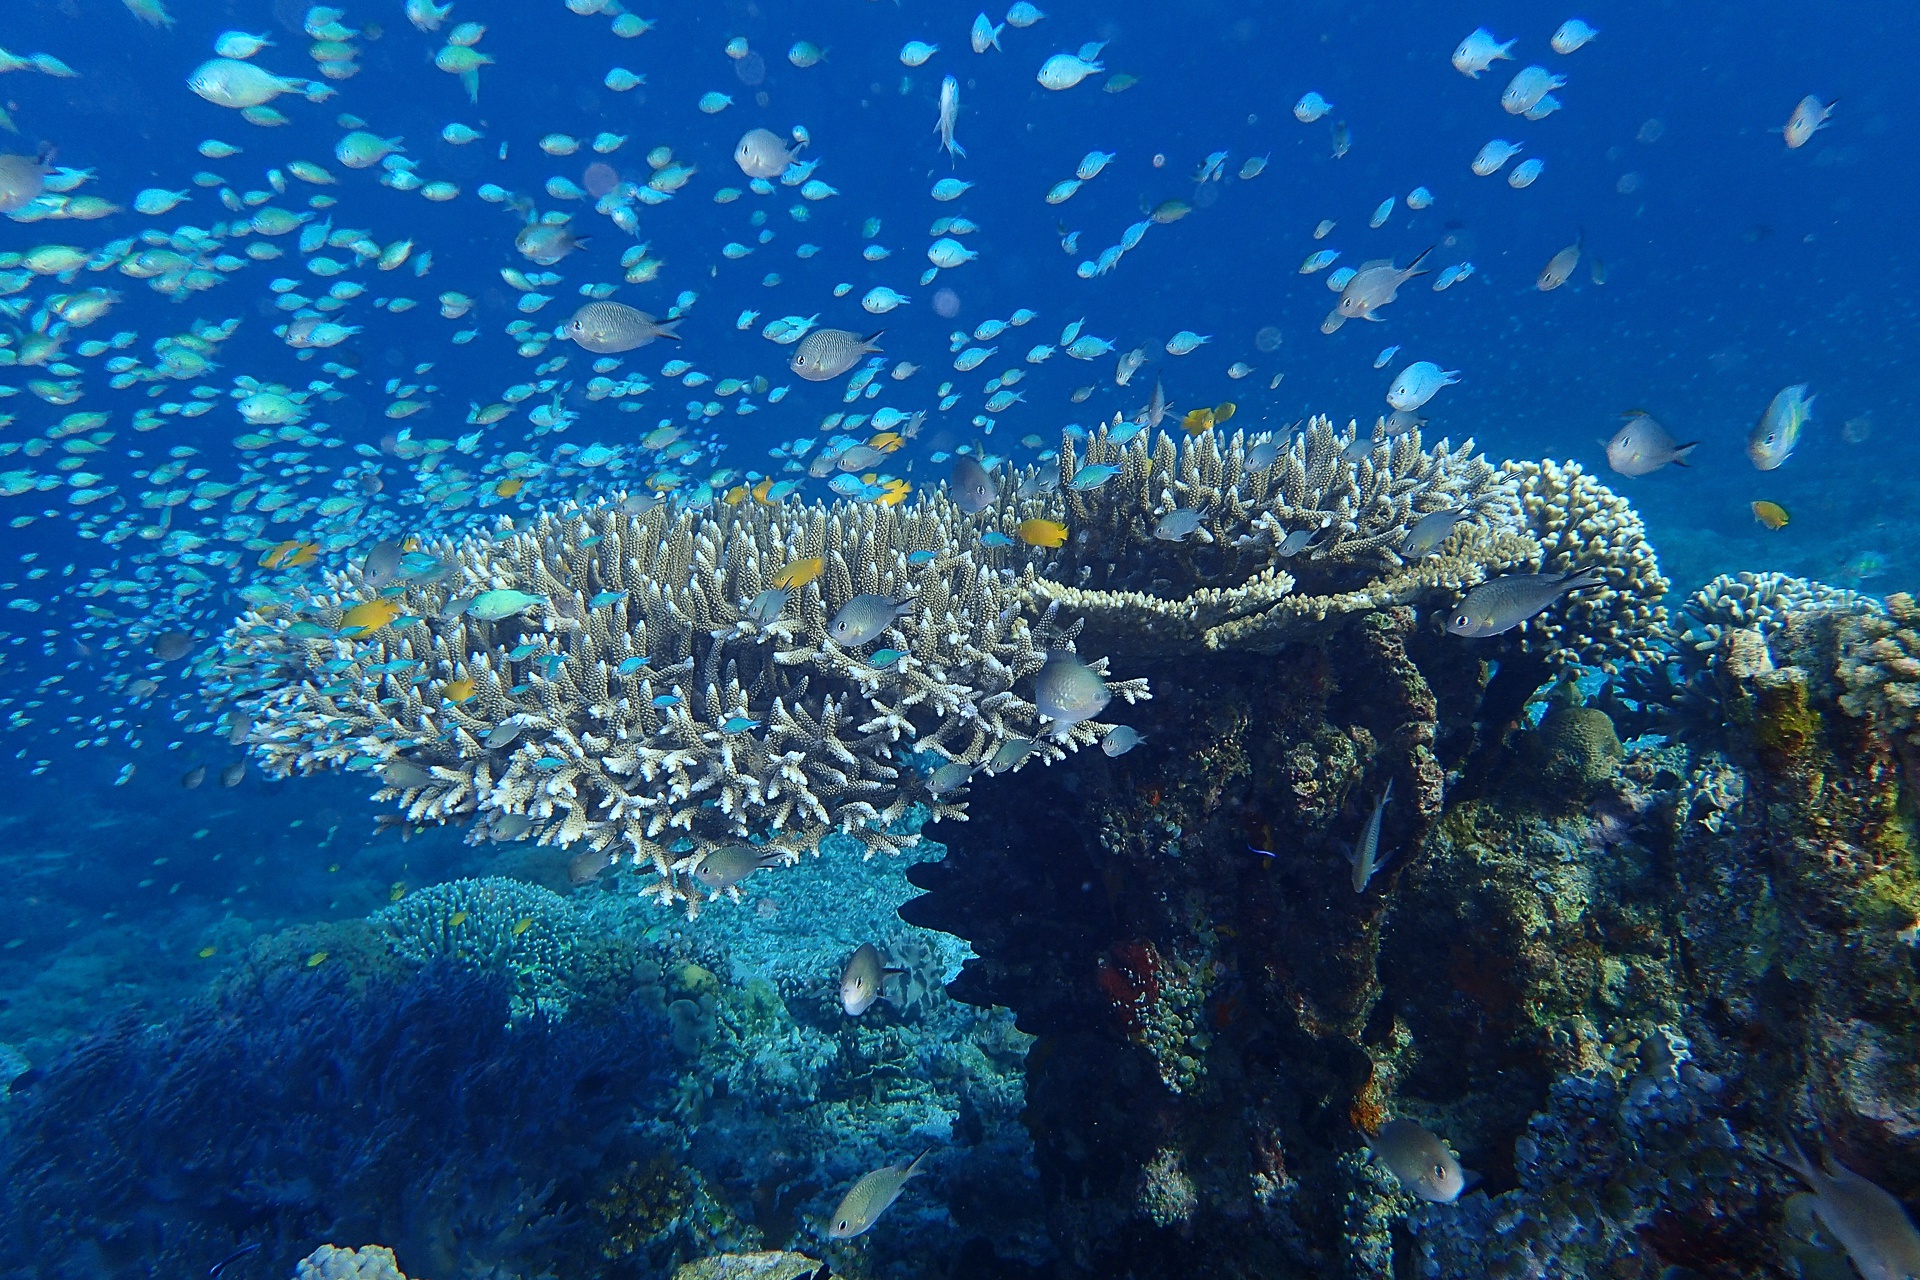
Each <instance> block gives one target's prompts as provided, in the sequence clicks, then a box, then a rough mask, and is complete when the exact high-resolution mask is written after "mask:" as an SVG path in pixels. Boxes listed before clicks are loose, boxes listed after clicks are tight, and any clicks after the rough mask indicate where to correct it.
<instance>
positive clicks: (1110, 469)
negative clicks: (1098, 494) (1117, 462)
mask: <svg viewBox="0 0 1920 1280" xmlns="http://www.w3.org/2000/svg"><path fill="white" fill-rule="evenodd" d="M1119 474H1120V468H1118V467H1114V466H1109V465H1107V464H1106V463H1104V462H1089V463H1088V464H1087V465H1086V466H1084V467H1081V468H1080V469H1079V470H1078V471H1076V472H1074V473H1073V485H1072V487H1073V489H1074V490H1075V491H1076V492H1079V493H1086V492H1087V491H1089V490H1091V489H1098V488H1099V487H1100V486H1101V485H1103V484H1105V483H1106V482H1107V481H1109V480H1111V479H1113V478H1114V477H1115V476H1117V475H1119Z"/></svg>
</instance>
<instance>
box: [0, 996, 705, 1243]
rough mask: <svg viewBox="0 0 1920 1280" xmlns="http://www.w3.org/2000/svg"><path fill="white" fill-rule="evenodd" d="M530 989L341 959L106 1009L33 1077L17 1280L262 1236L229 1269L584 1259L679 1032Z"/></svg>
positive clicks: (23, 1106)
mask: <svg viewBox="0 0 1920 1280" xmlns="http://www.w3.org/2000/svg"><path fill="white" fill-rule="evenodd" d="M509 995H510V991H509V989H508V987H507V985H506V983H505V982H504V981H502V980H501V979H500V978H498V977H495V976H490V975H487V974H484V973H481V972H479V971H477V970H475V969H472V968H470V967H465V966H459V965H453V964H444V963H443V964H434V965H430V966H428V967H427V968H425V969H423V970H421V971H419V972H418V973H415V974H413V975H410V976H408V977H406V978H403V979H391V978H382V979H376V980H374V981H372V982H368V983H365V984H361V983H357V982H354V981H353V980H351V979H350V978H349V976H348V975H347V974H346V972H345V971H344V969H343V968H342V967H341V966H332V967H329V968H323V969H314V970H302V971H295V972H280V973H277V974H273V975H270V976H269V977H268V978H267V979H266V980H265V981H263V982H261V983H260V984H258V985H257V986H248V987H246V988H244V989H240V990H236V991H230V992H228V993H226V994H224V995H222V996H220V997H218V998H213V999H209V1000H207V1001H205V1002H204V1003H202V1004H201V1005H199V1006H197V1007H196V1008H194V1009H192V1010H191V1011H189V1012H188V1013H187V1014H185V1015H184V1016H182V1017H181V1018H179V1019H177V1020H175V1021H173V1022H168V1023H161V1024H155V1025H149V1024H147V1023H146V1022H145V1021H144V1020H143V1019H142V1018H140V1017H139V1016H138V1015H137V1014H128V1015H124V1016H122V1017H120V1018H118V1019H116V1020H115V1021H113V1022H111V1023H109V1024H107V1025H106V1026H105V1027H104V1028H103V1029H101V1030H100V1031H98V1032H97V1033H95V1034H94V1035H92V1036H90V1037H88V1038H86V1039H85V1040H83V1041H81V1042H80V1043H79V1044H77V1045H76V1046H75V1047H74V1048H73V1049H72V1050H70V1051H69V1052H68V1053H67V1054H66V1055H65V1056H64V1057H62V1058H61V1059H59V1060H57V1061H55V1062H53V1063H50V1064H48V1065H47V1066H46V1067H45V1068H44V1069H42V1070H38V1071H36V1072H33V1073H30V1074H29V1076H27V1077H23V1078H22V1079H21V1080H20V1081H18V1082H16V1084H15V1086H14V1095H15V1106H16V1108H18V1109H17V1110H16V1112H15V1115H14V1119H13V1123H12V1125H11V1131H10V1133H9V1135H8V1138H7V1146H6V1152H5V1180H4V1186H5V1188H6V1190H5V1193H4V1195H5V1203H4V1206H3V1207H0V1214H3V1215H4V1217H3V1218H0V1221H4V1224H5V1229H6V1232H7V1236H8V1246H9V1247H8V1248H7V1249H6V1250H5V1256H6V1257H7V1258H8V1259H9V1265H8V1271H9V1273H11V1274H15V1275H23V1276H25V1275H31V1276H36V1277H39V1276H46V1277H67V1276H81V1275H86V1276H128V1277H132V1276H149V1275H163V1274H190V1273H192V1271H194V1270H196V1269H197V1270H198V1271H200V1272H202V1273H204V1272H205V1271H206V1269H207V1268H208V1267H210V1266H211V1265H212V1264H214V1263H215V1262H218V1261H219V1260H220V1259H222V1258H224V1257H227V1256H228V1255H229V1254H231V1253H233V1252H234V1251H236V1250H237V1249H239V1248H241V1247H242V1246H246V1245H255V1244H257V1245H259V1246H261V1247H260V1248H258V1249H257V1250H255V1251H253V1252H252V1253H251V1254H249V1255H247V1256H245V1257H243V1258H241V1259H240V1260H238V1261H236V1262H235V1263H234V1264H233V1265H231V1266H230V1267H228V1268H227V1274H228V1275H229V1276H232V1277H236V1278H239V1280H244V1278H245V1277H248V1276H255V1275H258V1276H267V1275H285V1274H288V1273H289V1272H290V1271H291V1269H292V1267H293V1264H294V1262H295V1261H296V1260H297V1259H298V1258H300V1257H301V1256H303V1255H304V1254H305V1253H307V1252H308V1251H310V1250H311V1249H313V1248H314V1247H315V1246H316V1245H318V1244H321V1243H324V1242H328V1241H335V1242H341V1241H344V1242H347V1243H365V1242H368V1241H377V1242H381V1243H385V1244H389V1245H391V1246H392V1247H393V1248H394V1249H395V1250H396V1252H397V1253H398V1255H399V1258H400V1260H401V1264H402V1265H403V1266H404V1267H405V1268H406V1269H407V1270H408V1271H409V1272H410V1273H412V1274H416V1275H422V1274H424V1275H431V1276H435V1277H458V1276H464V1275H480V1274H487V1273H490V1272H493V1271H496V1270H500V1271H505V1272H509V1273H520V1274H538V1273H540V1272H543V1271H544V1272H549V1273H551V1272H553V1271H555V1270H565V1269H571V1268H568V1267H566V1265H565V1264H567V1263H568V1262H578V1261H579V1260H582V1259H583V1258H584V1257H585V1256H591V1255H592V1253H593V1252H595V1250H596V1238H595V1237H594V1235H593V1231H594V1227H593V1221H594V1219H593V1215H592V1214H590V1213H587V1212H585V1211H584V1209H583V1206H584V1205H585V1204H586V1202H587V1201H588V1199H589V1198H590V1196H591V1195H592V1194H593V1192H594V1190H595V1187H596V1184H597V1182H599V1181H601V1180H603V1179H602V1174H601V1171H602V1170H604V1169H606V1168H609V1167H612V1166H614V1165H616V1164H617V1163H619V1162H623V1161H624V1160H626V1159H627V1158H629V1157H630V1156H632V1155H633V1154H634V1153H635V1149H636V1144H635V1143H634V1142H633V1140H632V1139H631V1138H630V1137H629V1134H630V1127H629V1124H628V1121H629V1119H630V1117H631V1116H632V1114H633V1112H634V1110H635V1108H636V1106H639V1105H641V1104H643V1103H645V1102H646V1101H647V1100H649V1099H650V1098H651V1097H653V1096H654V1095H655V1094H656V1093H657V1092H658V1091H659V1089H660V1088H661V1086H662V1083H663V1081H664V1079H665V1074H666V1061H665V1049H664V1045H665V1044H666V1040H667V1037H666V1035H665V1028H664V1026H663V1025H662V1023H661V1019H660V1017H659V1015H658V1014H657V1013H653V1012H650V1011H648V1010H647V1009H645V1008H644V1006H642V1005H640V1004H639V1003H637V1002H633V1003H629V1004H627V1005H626V1006H624V1007H620V1008H617V1009H612V1010H606V1011H600V1012H597V1013H595V1014H593V1015H592V1016H575V1017H573V1018H569V1019H568V1020H566V1021H563V1022H550V1021H548V1020H546V1019H545V1018H544V1017H541V1016H535V1017H533V1018H530V1019H526V1020H523V1021H520V1022H517V1023H516V1022H514V1021H512V1020H511V1019H510V1017H509V1009H508V1002H509Z"/></svg>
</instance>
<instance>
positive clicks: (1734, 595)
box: [1681, 572, 1879, 654]
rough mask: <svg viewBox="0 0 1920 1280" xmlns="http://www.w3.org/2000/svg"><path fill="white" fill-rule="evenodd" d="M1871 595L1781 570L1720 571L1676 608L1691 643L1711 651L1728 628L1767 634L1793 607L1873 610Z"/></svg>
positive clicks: (1798, 610)
mask: <svg viewBox="0 0 1920 1280" xmlns="http://www.w3.org/2000/svg"><path fill="white" fill-rule="evenodd" d="M1878 607H1879V606H1878V604H1877V603H1876V602H1875V601H1874V599H1873V598H1872V597H1871V596H1866V595H1862V594H1861V593H1860V592H1858V591H1849V590H1847V589H1845V588H1844V587H1830V586H1828V585H1827V584H1825V583H1823V582H1811V581H1808V580H1807V579H1806V578H1796V577H1793V576H1792V575H1790V574H1785V573H1745V572H1743V573H1723V574H1721V575H1720V576H1719V577H1717V578H1715V579H1713V580H1712V581H1711V582H1708V583H1707V584H1706V585H1705V586H1703V587H1701V588H1700V589H1699V590H1697V591H1695V592H1694V593H1693V594H1692V595H1690V596H1688V597H1687V602H1686V604H1684V605H1682V606H1681V612H1682V613H1683V614H1684V615H1685V616H1686V619H1687V622H1688V624H1689V629H1690V630H1691V631H1693V632H1695V633H1696V636H1695V639H1694V641H1693V646H1692V647H1693V649H1694V651H1695V652H1696V653H1700V654H1711V653H1712V652H1713V651H1714V650H1715V649H1716V648H1718V647H1719V644H1720V639H1721V637H1722V636H1723V635H1725V634H1726V633H1727V632H1728V631H1758V632H1760V633H1761V634H1762V635H1763V636H1768V637H1771V636H1772V635H1773V633H1775V632H1776V631H1778V630H1780V628H1781V627H1782V626H1784V625H1785V624H1786V621H1787V619H1788V618H1789V617H1790V616H1792V615H1793V614H1796V613H1807V612H1810V611H1814V610H1821V609H1839V610H1844V611H1848V612H1852V611H1857V610H1869V611H1871V610H1874V609H1877V608H1878Z"/></svg>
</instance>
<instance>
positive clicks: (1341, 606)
mask: <svg viewBox="0 0 1920 1280" xmlns="http://www.w3.org/2000/svg"><path fill="white" fill-rule="evenodd" d="M1350 439H1351V436H1350V435H1349V436H1348V437H1346V438H1343V437H1341V436H1340V435H1339V434H1337V433H1336V431H1335V429H1334V427H1333V424H1332V423H1331V422H1329V421H1328V420H1327V419H1325V418H1316V419H1314V420H1313V422H1311V423H1310V424H1309V425H1308V427H1307V430H1306V432H1305V433H1304V434H1301V435H1298V436H1295V437H1293V438H1292V439H1291V440H1290V441H1288V442H1287V443H1286V445H1285V447H1282V446H1281V445H1280V444H1279V443H1278V442H1263V443H1260V444H1254V445H1250V444H1249V442H1248V441H1247V439H1246V437H1245V436H1243V435H1242V434H1240V433H1235V434H1234V436H1233V437H1232V438H1231V439H1229V440H1226V441H1224V442H1223V441H1222V440H1221V439H1220V438H1219V437H1218V436H1216V435H1215V434H1213V433H1211V432H1208V433H1205V434H1202V435H1200V436H1196V437H1191V438H1188V439H1185V440H1181V441H1180V442H1179V443H1176V442H1175V440H1174V438H1173V437H1171V436H1168V435H1165V434H1162V433H1154V434H1152V435H1151V436H1149V435H1146V434H1141V435H1137V436H1135V437H1133V438H1132V439H1131V440H1128V441H1126V442H1125V443H1120V444H1116V443H1114V442H1113V440H1112V439H1111V438H1110V436H1109V434H1108V432H1107V431H1106V430H1105V429H1104V428H1103V429H1101V430H1100V431H1097V432H1095V433H1094V434H1093V435H1092V436H1091V437H1089V438H1088V439H1087V440H1086V441H1085V457H1084V458H1083V457H1082V456H1081V452H1080V448H1079V446H1078V445H1077V444H1076V442H1075V441H1073V440H1072V439H1071V438H1069V439H1067V440H1065V441H1063V442H1062V445H1061V451H1060V476H1061V485H1062V490H1063V497H1064V501H1065V505H1066V512H1065V514H1066V519H1067V524H1068V528H1069V535H1068V538H1067V542H1066V544H1065V546H1064V547H1063V548H1062V550H1061V554H1060V558H1059V560H1058V561H1057V562H1056V564H1054V565H1052V566H1049V568H1048V571H1047V572H1046V573H1045V574H1044V575H1041V576H1038V577H1036V579H1035V580H1034V582H1033V583H1032V585H1031V587H1030V590H1032V591H1033V592H1035V593H1036V594H1038V595H1039V596H1041V597H1043V598H1045V599H1047V600H1051V601H1055V602H1058V603H1059V604H1061V605H1062V606H1063V607H1065V608H1066V609H1067V610H1068V611H1069V612H1071V613H1073V614H1074V615H1075V616H1083V617H1085V618H1086V620H1087V625H1088V627H1089V628H1090V634H1092V635H1093V636H1095V637H1097V638H1098V640H1099V642H1100V643H1101V644H1103V645H1110V646H1113V647H1114V651H1116V652H1122V651H1124V652H1128V653H1148V654H1156V653H1179V652H1191V651H1194V650H1201V649H1221V648H1253V649H1262V648H1265V649H1271V648H1274V647H1277V646H1278V645H1280V644H1282V643H1284V642H1285V641H1286V640H1288V639H1297V638H1300V637H1301V636H1304V635H1309V634H1313V633H1315V632H1316V631H1324V630H1325V629H1326V628H1327V626H1328V625H1329V622H1330V620H1331V621H1332V622H1336V623H1337V621H1338V620H1339V619H1340V618H1342V617H1344V616H1347V615H1351V614H1354V613H1360V612H1367V611H1371V610H1374V609H1380V608H1385V607H1388V606H1391V605H1394V604H1401V603H1406V602H1408V601H1409V600H1412V599H1415V598H1422V597H1425V596H1427V595H1429V594H1430V593H1435V592H1438V591H1441V590H1451V589H1455V588H1458V587H1462V586H1470V585H1473V584H1474V583H1476V582H1479V581H1481V579H1482V578H1483V577H1484V576H1485V575H1486V574H1487V573H1488V572H1497V571H1498V570H1499V569H1500V568H1502V567H1508V566H1511V565H1515V564H1519V563H1521V562H1522V561H1524V560H1525V558H1526V557H1527V556H1528V555H1529V554H1530V553H1531V552H1532V551H1533V547H1532V546H1531V544H1530V543H1528V542H1526V541H1525V540H1524V539H1521V538H1516V537H1511V536H1506V535H1505V534H1503V533H1502V532H1501V531H1500V530H1499V528H1498V525H1499V521H1498V519H1497V517H1498V516H1499V515H1500V514H1501V513H1503V512H1506V513H1510V512H1511V510H1512V501H1511V497H1510V495H1509V489H1508V486H1506V485H1505V484H1504V483H1503V481H1502V478H1501V476H1500V474H1499V472H1498V471H1497V470H1496V469H1495V468H1494V467H1492V466H1491V465H1489V464H1488V463H1487V462H1486V460H1485V459H1484V458H1482V457H1480V456H1479V455H1478V454H1475V453H1474V452H1473V442H1472V441H1468V442H1467V443H1466V444H1464V445H1462V446H1460V447H1459V448H1458V449H1453V448H1450V447H1449V446H1448V445H1447V444H1446V443H1445V442H1442V443H1441V444H1440V445H1438V446H1436V447H1435V448H1433V449H1432V450H1430V451H1423V450H1422V448H1421V441H1420V434H1419V432H1418V431H1414V432H1409V433H1407V434H1406V435H1402V436H1399V437H1397V438H1395V439H1394V440H1391V441H1388V442H1384V443H1381V444H1378V445H1376V446H1374V448H1373V449H1372V451H1370V452H1368V453H1366V454H1364V456H1362V457H1360V458H1359V459H1358V460H1357V461H1354V460H1349V459H1348V458H1347V457H1346V456H1345V453H1344V452H1343V450H1344V448H1345V446H1346V444H1348V443H1349V442H1350ZM1254 449H1260V450H1262V451H1270V452H1271V453H1272V458H1271V460H1270V461H1268V463H1267V465H1265V466H1261V467H1257V468H1256V467H1255V466H1253V463H1254V462H1259V461H1263V459H1262V458H1258V457H1255V458H1251V459H1250V458H1249V454H1250V453H1251V452H1252V451H1253V450H1254ZM1085 465H1099V466H1109V467H1114V468H1116V469H1117V474H1115V475H1114V476H1113V477H1112V478H1111V479H1109V480H1108V481H1106V483H1104V484H1102V485H1100V486H1099V487H1098V488H1094V489H1090V490H1086V491H1081V490H1076V489H1075V488H1074V487H1073V481H1074V477H1075V476H1076V474H1078V472H1079V470H1080V468H1081V467H1082V466H1085ZM1175 509H1184V510H1190V511H1198V512H1200V513H1202V514H1201V517H1200V523H1199V526H1198V527H1197V528H1196V529H1195V531H1194V532H1193V534H1192V535H1190V536H1189V537H1188V538H1186V539H1184V540H1181V541H1168V540H1166V539H1162V538H1158V537H1156V536H1155V533H1154V531H1155V529H1156V527H1157V525H1158V522H1159V520H1160V518H1161V517H1163V516H1164V515H1166V514H1167V513H1168V512H1170V511H1173V510H1175ZM1448 510H1453V511H1458V512H1461V513H1463V514H1465V515H1466V516H1468V517H1470V518H1469V519H1468V520H1467V521H1466V522H1465V524H1464V530H1456V531H1455V532H1454V535H1453V536H1452V538H1451V539H1450V540H1449V541H1448V542H1447V543H1446V547H1447V550H1446V551H1444V552H1443V553H1441V554H1436V555H1432V556H1428V557H1426V558H1424V559H1418V560H1412V561H1407V560H1403V559H1402V558H1401V555H1400V554H1399V548H1400V547H1401V545H1402V543H1403V542H1404V541H1405V539H1406V537H1407V534H1408V533H1409V531H1410V530H1411V529H1412V527H1413V525H1414V524H1416V523H1417V522H1418V521H1419V520H1420V518H1421V517H1422V516H1424V515H1427V514H1430V513H1432V512H1438V511H1448ZM1303 535H1311V536H1310V537H1306V538H1304V539H1303ZM1303 540H1304V545H1303Z"/></svg>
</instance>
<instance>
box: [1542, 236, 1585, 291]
mask: <svg viewBox="0 0 1920 1280" xmlns="http://www.w3.org/2000/svg"><path fill="white" fill-rule="evenodd" d="M1586 242H1587V234H1586V232H1584V231H1582V232H1580V233H1579V234H1578V235H1576V236H1575V237H1574V240H1573V243H1572V244H1570V245H1568V246H1567V247H1566V248H1564V249H1562V250H1561V251H1560V252H1558V253H1556V254H1554V255H1553V256H1552V257H1551V258H1548V259H1547V265H1546V266H1544V267H1542V268H1541V269H1540V278H1539V279H1538V280H1536V281H1534V286H1535V287H1536V288H1538V289H1539V290H1540V292H1542V293H1549V292H1551V291H1552V290H1554V289H1558V288H1559V287H1560V286H1561V285H1563V284H1565V283H1566V282H1567V278H1568V277H1569V276H1571V275H1572V274H1573V269H1574V268H1575V267H1577V266H1579V265H1580V250H1581V249H1582V248H1584V247H1585V246H1586Z"/></svg>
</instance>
